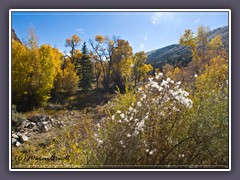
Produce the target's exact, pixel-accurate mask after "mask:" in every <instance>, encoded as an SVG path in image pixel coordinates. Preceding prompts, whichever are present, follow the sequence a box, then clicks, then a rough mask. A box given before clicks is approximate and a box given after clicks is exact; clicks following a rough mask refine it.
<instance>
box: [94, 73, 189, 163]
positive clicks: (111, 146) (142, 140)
mask: <svg viewBox="0 0 240 180" xmlns="http://www.w3.org/2000/svg"><path fill="white" fill-rule="evenodd" d="M120 96H121V97H120V98H119V99H118V100H117V101H116V102H115V104H114V105H113V107H114V108H113V109H111V110H110V112H109V117H107V118H105V119H103V120H102V121H101V122H100V123H99V124H98V125H97V128H96V133H95V140H96V142H97V146H98V148H96V149H97V153H96V154H97V155H96V156H97V158H98V159H99V161H98V162H102V165H124V166H126V165H134V166H136V165H156V164H157V165H166V162H167V161H166V159H168V158H170V157H174V158H176V159H177V160H174V162H175V163H178V162H179V163H180V162H182V159H184V153H183V151H184V149H181V148H180V144H181V143H180V144H179V142H181V141H182V138H184V137H186V136H187V135H186V134H187V131H186V130H187V129H184V128H186V125H184V123H185V122H184V120H183V119H181V115H182V114H183V113H184V112H186V110H187V109H190V108H192V106H193V102H192V100H191V99H190V98H189V97H188V96H189V93H188V92H186V91H184V90H183V89H182V88H181V82H174V81H173V80H172V79H170V78H167V79H165V80H164V79H163V78H162V74H161V73H159V74H157V75H156V77H154V78H149V81H148V82H147V83H146V84H144V85H143V86H141V87H139V88H138V89H137V90H136V92H135V93H131V92H128V93H127V94H126V95H120ZM126 99H127V100H126ZM178 144H179V146H178ZM179 154H180V155H181V157H180V158H179V156H180V155H179Z"/></svg>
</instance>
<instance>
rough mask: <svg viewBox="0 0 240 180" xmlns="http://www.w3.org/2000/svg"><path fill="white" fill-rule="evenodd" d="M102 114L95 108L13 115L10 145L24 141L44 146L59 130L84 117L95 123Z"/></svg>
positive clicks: (75, 123)
mask: <svg viewBox="0 0 240 180" xmlns="http://www.w3.org/2000/svg"><path fill="white" fill-rule="evenodd" d="M102 116H103V115H102V113H100V112H99V110H97V108H95V109H93V108H85V109H84V110H71V111H69V110H61V111H50V112H41V113H40V112H34V115H32V114H31V113H30V114H29V113H28V114H23V115H21V116H15V117H13V120H12V147H13V148H15V147H19V146H22V145H24V143H26V142H29V143H31V144H33V145H40V146H45V145H47V144H48V142H49V140H50V139H53V138H54V137H55V136H57V133H59V130H60V131H61V129H63V128H65V127H69V126H74V125H77V124H78V123H81V122H83V121H84V120H85V119H92V120H93V122H96V123H97V122H98V121H100V119H101V118H102Z"/></svg>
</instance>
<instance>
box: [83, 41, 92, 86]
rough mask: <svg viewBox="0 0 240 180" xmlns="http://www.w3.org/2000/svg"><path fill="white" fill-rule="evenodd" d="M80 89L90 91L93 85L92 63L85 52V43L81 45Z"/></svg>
mask: <svg viewBox="0 0 240 180" xmlns="http://www.w3.org/2000/svg"><path fill="white" fill-rule="evenodd" d="M80 65H81V67H80V76H81V81H80V87H82V90H83V91H86V90H89V89H91V88H92V87H91V84H92V83H93V63H92V61H91V59H90V56H89V54H88V51H87V45H86V42H84V43H83V47H82V58H81V59H80Z"/></svg>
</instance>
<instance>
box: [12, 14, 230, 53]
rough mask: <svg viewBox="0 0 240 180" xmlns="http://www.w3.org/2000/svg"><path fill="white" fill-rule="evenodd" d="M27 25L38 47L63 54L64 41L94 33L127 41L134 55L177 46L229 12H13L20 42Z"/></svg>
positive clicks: (223, 23) (224, 22)
mask: <svg viewBox="0 0 240 180" xmlns="http://www.w3.org/2000/svg"><path fill="white" fill-rule="evenodd" d="M30 25H33V26H34V27H35V30H36V33H37V35H38V38H39V42H40V44H50V45H52V46H53V47H57V48H59V49H60V50H61V51H62V52H63V51H67V52H68V51H69V48H66V47H65V46H64V44H65V39H66V38H68V37H71V36H72V35H73V34H77V35H78V36H80V37H81V39H83V41H86V42H87V43H88V42H89V39H94V37H95V35H97V34H101V35H104V36H106V35H107V36H109V37H112V36H113V35H116V36H117V37H120V38H122V39H125V40H128V41H129V43H130V45H131V46H132V48H133V51H134V52H138V51H141V50H143V51H145V52H148V51H151V50H154V49H158V48H161V47H164V46H167V45H171V44H176V43H178V40H179V38H180V36H181V35H182V34H183V33H184V30H185V29H192V30H193V31H194V32H196V29H197V27H198V26H199V25H205V26H209V28H210V29H211V30H213V29H215V28H218V27H222V26H226V25H228V12H12V28H13V29H14V30H15V31H16V34H17V36H18V37H19V38H20V39H21V40H23V39H26V38H27V28H28V27H29V26H30ZM79 48H81V47H79ZM88 48H89V49H90V45H88Z"/></svg>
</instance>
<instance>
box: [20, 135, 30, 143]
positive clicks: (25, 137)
mask: <svg viewBox="0 0 240 180" xmlns="http://www.w3.org/2000/svg"><path fill="white" fill-rule="evenodd" d="M19 139H20V141H21V142H27V141H28V140H29V138H28V137H27V136H26V135H22V136H20V138H19Z"/></svg>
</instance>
